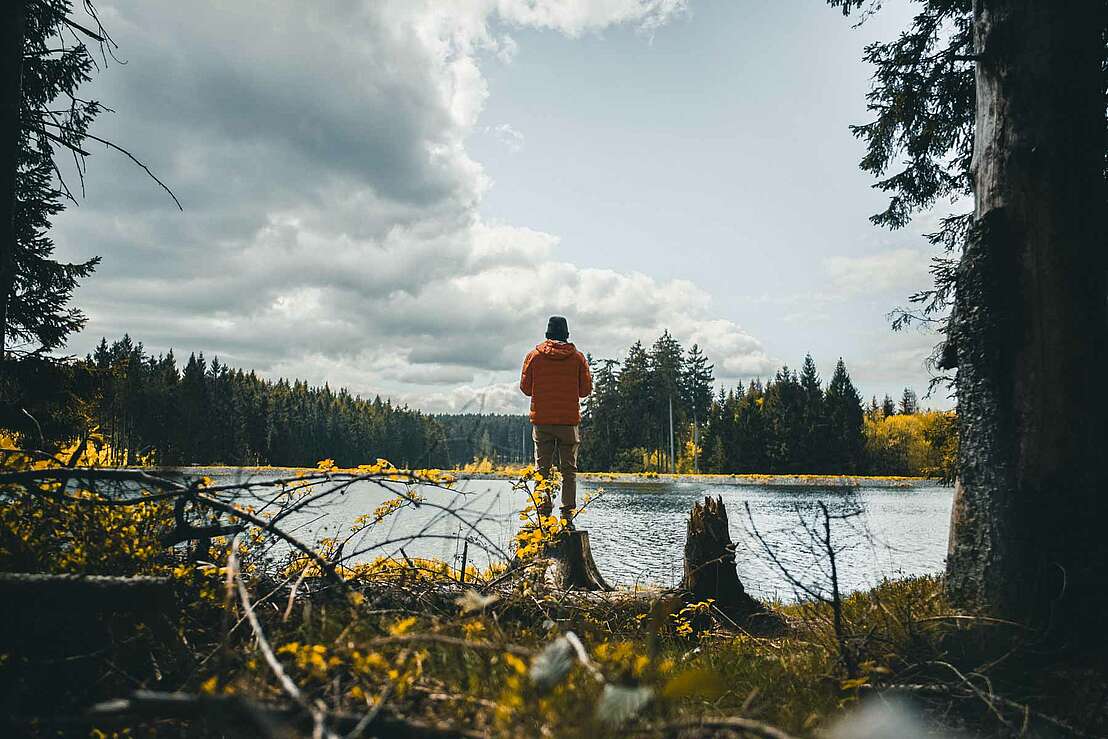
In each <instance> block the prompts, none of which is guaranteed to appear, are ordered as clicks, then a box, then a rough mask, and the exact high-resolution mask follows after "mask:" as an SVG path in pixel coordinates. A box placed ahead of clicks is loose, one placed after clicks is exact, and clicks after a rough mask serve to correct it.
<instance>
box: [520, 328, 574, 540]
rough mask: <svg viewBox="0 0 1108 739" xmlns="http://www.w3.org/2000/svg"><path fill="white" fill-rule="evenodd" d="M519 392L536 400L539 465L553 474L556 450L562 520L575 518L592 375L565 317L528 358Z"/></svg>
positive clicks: (543, 508) (548, 504)
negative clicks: (585, 404) (586, 400)
mask: <svg viewBox="0 0 1108 739" xmlns="http://www.w3.org/2000/svg"><path fill="white" fill-rule="evenodd" d="M519 389H520V390H522V391H523V394H524V395H527V396H530V398H531V424H532V431H531V438H533V439H534V440H535V467H536V468H537V469H538V471H539V473H540V474H541V475H542V476H543V477H544V478H545V477H549V476H550V466H551V464H552V462H553V459H554V450H555V448H557V450H558V469H559V470H560V471H561V473H562V518H564V519H566V520H567V521H569V520H572V517H573V509H574V508H576V507H577V447H578V445H580V443H581V432H580V430H579V429H578V424H580V423H581V404H580V399H581V398H584V397H586V396H588V394H589V393H591V392H592V374H591V373H590V372H589V363H588V362H587V361H585V356H584V355H583V354H581V352H579V351H577V347H575V346H574V345H573V344H571V343H569V324H568V323H567V322H566V319H565V318H564V317H562V316H551V317H550V320H549V321H548V322H547V325H546V341H544V342H542V343H541V344H539V345H538V346H536V347H535V348H534V350H533V351H531V353H529V354H528V355H527V358H526V359H524V360H523V372H522V373H521V375H520V380H519ZM553 508H554V504H553V502H552V501H551V500H550V498H549V497H546V498H544V499H543V500H542V501H541V502H540V504H539V513H541V514H542V515H544V516H549V515H550V513H551V512H552V511H553Z"/></svg>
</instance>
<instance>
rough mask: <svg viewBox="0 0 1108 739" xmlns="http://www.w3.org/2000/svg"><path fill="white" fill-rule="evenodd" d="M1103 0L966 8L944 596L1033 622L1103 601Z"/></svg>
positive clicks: (1055, 620)
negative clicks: (966, 87) (954, 455)
mask: <svg viewBox="0 0 1108 739" xmlns="http://www.w3.org/2000/svg"><path fill="white" fill-rule="evenodd" d="M1104 7H1105V6H1104V3H1103V2H1102V0H1073V1H1072V2H1066V3H1060V2H1042V0H975V2H974V22H975V32H974V35H975V44H976V53H977V58H978V61H977V72H976V76H977V118H976V132H975V135H976V139H975V142H974V156H973V175H974V195H975V215H976V223H975V228H974V232H973V234H972V235H971V238H970V240H969V243H968V244H967V245H966V249H965V252H964V255H963V257H962V260H961V264H960V267H959V274H958V279H957V288H956V297H955V307H954V314H953V315H954V316H955V318H954V320H953V321H952V328H951V343H952V346H953V349H954V353H955V355H956V358H957V364H958V378H957V384H956V387H957V392H958V404H959V406H958V416H959V424H960V433H961V449H960V456H959V464H958V467H959V469H958V482H957V486H956V492H955V500H954V507H953V512H952V521H951V532H950V550H949V556H948V559H947V572H946V585H947V590H948V594H949V596H950V598H951V600H952V602H953V603H954V604H956V605H958V606H961V607H965V608H970V609H974V610H980V611H984V612H987V613H991V614H994V615H1000V616H1003V617H1007V618H1014V619H1018V620H1022V621H1025V622H1029V623H1033V624H1036V625H1039V626H1043V627H1048V626H1060V625H1068V626H1073V625H1076V624H1077V623H1078V622H1079V621H1081V619H1082V617H1083V616H1085V615H1087V616H1091V617H1094V618H1096V617H1099V616H1100V614H1101V613H1102V611H1101V610H1100V609H1101V608H1103V607H1104V605H1105V604H1106V603H1108V599H1106V595H1105V588H1104V573H1105V572H1106V571H1108V548H1106V546H1105V541H1108V537H1106V536H1105V535H1104V533H1103V528H1104V526H1105V525H1106V523H1108V522H1106V520H1105V515H1104V514H1105V511H1106V506H1105V503H1104V494H1105V486H1104V482H1105V473H1104V467H1105V465H1104V460H1103V456H1104V454H1105V452H1106V451H1108V416H1106V413H1105V400H1104V397H1105V391H1104V383H1105V380H1106V376H1105V370H1106V368H1108V303H1106V296H1108V280H1106V264H1108V261H1106V253H1108V252H1106V250H1105V246H1106V244H1105V229H1104V225H1105V224H1104V218H1105V189H1104V186H1105V182H1104V164H1105V160H1104V154H1105V96H1104V77H1103V75H1102V71H1101V63H1102V59H1103V57H1104V51H1105V45H1104V35H1103V34H1104V29H1105V20H1106V19H1105V17H1104V13H1105V10H1104Z"/></svg>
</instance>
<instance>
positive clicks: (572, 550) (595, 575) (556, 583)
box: [543, 529, 613, 592]
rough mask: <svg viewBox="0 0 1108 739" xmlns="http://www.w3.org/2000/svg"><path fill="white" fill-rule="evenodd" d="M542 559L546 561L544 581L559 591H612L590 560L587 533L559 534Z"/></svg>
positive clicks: (567, 532) (572, 531)
mask: <svg viewBox="0 0 1108 739" xmlns="http://www.w3.org/2000/svg"><path fill="white" fill-rule="evenodd" d="M543 557H544V558H546V560H547V565H546V571H545V573H544V575H545V578H546V581H547V582H548V583H549V584H550V585H552V586H553V587H555V588H558V589H559V590H591V591H602V592H609V591H611V590H612V589H613V588H612V586H611V585H609V584H608V583H607V582H605V580H604V577H603V576H602V575H601V574H600V570H599V569H598V568H597V566H596V562H595V561H594V560H593V558H592V549H591V548H590V547H589V532H588V531H578V530H575V529H570V530H568V531H564V532H562V534H561V535H560V536H559V537H558V538H557V540H556V541H554V542H552V543H550V544H548V545H547V546H546V549H545V551H544V552H543Z"/></svg>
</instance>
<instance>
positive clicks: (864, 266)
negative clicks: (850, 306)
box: [824, 248, 931, 297]
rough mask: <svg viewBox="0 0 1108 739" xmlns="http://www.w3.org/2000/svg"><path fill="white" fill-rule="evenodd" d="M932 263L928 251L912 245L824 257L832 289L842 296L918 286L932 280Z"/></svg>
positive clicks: (901, 289) (916, 288)
mask: <svg viewBox="0 0 1108 739" xmlns="http://www.w3.org/2000/svg"><path fill="white" fill-rule="evenodd" d="M930 265H931V257H930V256H929V255H928V253H927V252H925V251H924V250H922V249H910V248H901V249H890V250H888V251H882V252H878V253H876V254H868V255H866V256H861V257H844V256H834V257H828V258H827V259H825V260H824V268H825V269H826V270H827V274H828V277H829V278H830V280H831V286H832V289H833V290H834V292H835V293H836V294H837V295H838V296H841V297H850V296H855V295H866V294H874V293H884V292H891V291H899V292H905V291H915V290H918V289H920V288H922V287H924V286H926V285H928V284H930V275H929V274H928V268H929V267H930Z"/></svg>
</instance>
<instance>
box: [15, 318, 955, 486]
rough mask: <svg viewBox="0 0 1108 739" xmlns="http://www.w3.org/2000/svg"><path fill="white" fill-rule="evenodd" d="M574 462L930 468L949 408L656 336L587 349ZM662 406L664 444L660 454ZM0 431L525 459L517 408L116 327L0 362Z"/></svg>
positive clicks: (524, 428) (748, 469)
mask: <svg viewBox="0 0 1108 739" xmlns="http://www.w3.org/2000/svg"><path fill="white" fill-rule="evenodd" d="M590 362H591V364H592V367H593V375H594V391H593V394H592V395H591V396H590V397H589V398H588V399H586V401H585V404H584V409H583V420H582V433H583V441H582V447H581V451H580V460H579V466H580V467H581V469H584V470H592V471H609V470H610V471H636V472H637V471H647V470H657V471H666V470H669V469H671V468H676V469H677V470H678V471H681V472H692V471H700V472H714V473H828V474H838V473H868V474H897V475H909V474H911V475H918V474H925V475H942V474H945V471H946V470H947V469H949V468H950V467H951V465H952V463H953V458H954V451H955V448H956V441H957V440H956V435H955V430H954V417H953V414H949V413H938V412H930V411H923V412H921V411H920V410H919V408H918V403H917V401H916V398H915V395H914V394H913V393H912V391H910V390H905V393H904V396H903V397H902V398H901V401H900V404H899V407H898V406H897V405H896V404H895V403H894V402H893V401H892V399H891V398H888V397H886V398H885V399H884V401H883V402H881V403H878V402H877V400H876V399H874V400H872V401H871V402H870V404H869V406H868V407H866V408H863V405H862V403H861V400H860V399H859V397H858V393H857V391H856V390H855V388H854V385H853V384H852V383H851V381H850V376H849V374H848V372H847V369H846V365H845V364H844V363H843V362H842V361H841V360H840V361H839V363H838V364H837V365H836V368H835V371H834V373H833V375H832V378H831V381H830V382H829V383H828V385H827V388H826V389H824V388H823V387H822V383H821V381H820V378H819V375H818V373H817V372H816V368H815V363H814V362H813V361H812V358H811V357H810V356H809V357H806V358H805V361H804V364H803V367H802V369H801V371H800V372H799V373H796V372H793V371H791V370H790V369H788V368H787V367H785V368H782V369H781V370H779V371H778V372H777V374H776V375H775V376H774V378H773V379H771V380H769V381H768V382H766V383H762V382H760V381H757V380H754V381H751V382H750V383H749V384H747V385H746V386H745V387H738V388H735V389H732V390H727V391H723V390H720V391H718V393H716V394H713V391H712V386H713V384H714V378H713V374H712V372H713V367H712V365H711V364H710V363H709V362H708V358H707V357H706V356H705V355H704V354H703V352H701V351H700V349H699V348H698V347H697V346H695V345H694V346H693V347H691V348H690V349H689V350H688V351H687V352H686V351H685V350H683V349H682V347H681V346H680V344H678V342H677V341H676V340H674V339H673V337H672V336H670V335H669V333H668V332H667V333H664V334H663V335H662V336H661V337H660V338H659V339H658V340H657V341H656V342H654V344H653V345H652V346H651V347H650V349H646V348H645V347H644V346H643V345H642V344H641V343H636V344H634V345H633V346H632V347H631V348H630V350H629V351H628V354H627V358H626V359H625V360H624V361H623V362H616V361H613V360H600V361H596V360H592V359H590ZM671 412H672V417H673V430H674V456H675V457H676V459H675V460H671V459H670V456H669V428H670V426H669V419H670V413H671ZM0 428H2V429H7V430H9V431H14V432H15V433H17V434H18V435H19V436H20V437H21V438H22V440H23V443H24V444H25V445H30V446H39V447H49V446H50V445H51V443H52V442H54V441H59V442H60V441H69V440H72V439H74V438H79V437H80V436H81V435H83V434H86V433H89V431H91V430H94V429H95V430H96V431H97V432H98V433H99V434H100V435H101V436H103V438H104V439H105V440H106V441H107V443H108V444H109V446H110V448H111V449H112V450H113V452H114V453H115V454H116V456H117V461H118V462H128V463H136V462H139V461H150V462H154V463H157V464H165V465H177V464H227V465H287V466H311V465H314V464H315V463H316V462H317V461H319V460H321V459H334V460H335V461H336V462H337V463H338V464H340V465H356V464H361V463H364V462H369V461H373V460H375V459H377V458H379V457H380V458H384V459H388V460H389V461H391V462H393V463H394V464H397V465H401V466H410V467H454V466H460V465H464V464H466V463H468V462H471V461H473V460H483V459H488V460H490V461H491V462H493V463H497V464H513V465H518V464H526V463H529V462H530V461H531V459H532V455H533V453H534V447H533V444H532V441H531V425H530V422H529V421H528V419H527V417H526V416H524V415H513V414H475V413H474V414H459V415H435V416H432V415H428V414H425V413H422V412H420V411H417V410H412V409H409V408H407V407H404V406H397V405H393V404H392V403H391V402H390V401H389V400H382V399H381V398H380V397H375V398H373V399H372V400H369V399H364V398H359V397H357V396H354V395H352V394H351V393H349V392H347V391H346V390H344V389H340V390H337V391H336V390H332V389H331V388H330V387H328V386H327V385H324V386H323V387H311V386H309V385H308V384H307V383H306V382H304V381H301V380H292V381H289V380H286V379H280V380H276V381H274V380H267V379H262V378H260V377H258V376H257V375H256V374H255V373H254V372H252V371H250V372H248V371H244V370H241V369H235V368H231V367H229V366H227V365H226V364H223V363H221V362H220V361H219V360H218V359H212V360H211V362H208V361H207V360H205V358H204V356H203V354H192V355H190V356H189V358H188V360H187V361H186V362H185V364H184V367H179V366H178V363H177V359H176V357H175V356H174V354H173V352H172V351H170V352H168V353H166V354H159V355H157V356H154V355H151V354H147V353H146V352H145V350H144V348H143V346H142V344H141V343H137V342H134V341H132V340H131V338H130V337H128V336H124V337H123V338H122V339H121V340H119V341H116V342H113V343H110V344H109V343H108V342H107V341H106V340H102V341H101V343H100V345H99V347H98V348H97V349H96V351H95V352H93V353H92V354H90V355H88V356H87V357H86V358H84V359H83V360H78V361H76V362H57V361H53V360H48V359H43V358H35V357H28V358H25V359H23V360H20V361H10V362H7V363H5V364H4V365H3V373H2V374H0Z"/></svg>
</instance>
